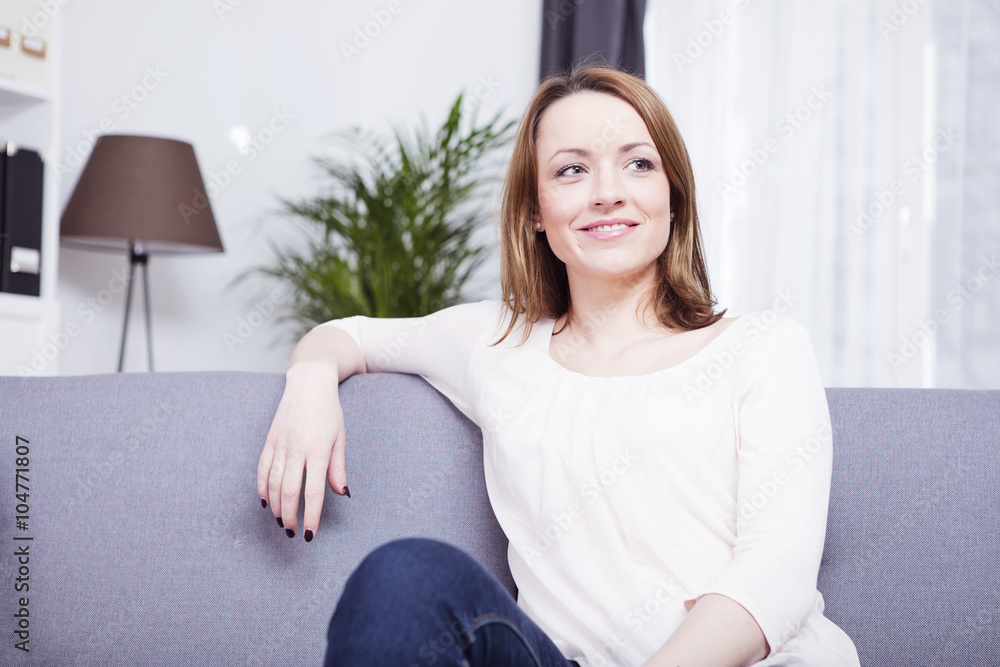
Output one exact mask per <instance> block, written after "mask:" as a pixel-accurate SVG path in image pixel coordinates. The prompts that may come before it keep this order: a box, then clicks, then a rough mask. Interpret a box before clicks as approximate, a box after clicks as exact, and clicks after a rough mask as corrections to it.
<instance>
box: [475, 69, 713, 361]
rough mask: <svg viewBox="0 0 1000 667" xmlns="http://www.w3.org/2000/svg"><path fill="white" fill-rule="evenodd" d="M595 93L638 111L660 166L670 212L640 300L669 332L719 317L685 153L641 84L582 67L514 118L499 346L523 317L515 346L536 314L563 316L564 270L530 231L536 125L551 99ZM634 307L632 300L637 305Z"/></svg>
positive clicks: (504, 205) (545, 87) (534, 214)
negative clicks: (505, 313) (504, 320)
mask: <svg viewBox="0 0 1000 667" xmlns="http://www.w3.org/2000/svg"><path fill="white" fill-rule="evenodd" d="M588 91H593V92H599V93H606V94H608V95H614V96H615V97H617V98H619V99H621V100H624V101H625V102H627V103H628V104H629V105H631V106H632V108H633V109H635V110H636V112H637V113H638V114H639V116H640V117H641V118H642V120H643V122H645V124H646V128H647V129H648V130H649V134H650V136H651V137H652V139H653V144H654V145H655V146H656V150H657V152H658V153H659V155H660V160H661V161H662V163H663V165H664V170H665V172H666V176H667V179H668V181H669V183H670V207H671V211H672V212H673V213H674V221H673V223H672V224H671V228H670V235H669V238H668V240H667V245H666V247H665V248H664V250H663V252H661V253H660V255H659V257H657V260H656V278H655V280H654V284H653V285H652V288H651V290H650V292H649V293H648V295H647V297H646V299H647V300H651V305H652V306H653V308H654V312H655V314H656V317H657V319H658V320H659V321H660V322H661V323H662V324H663V325H664V326H666V327H668V328H670V329H681V330H692V329H700V328H702V327H705V326H708V325H710V324H712V323H713V322H715V321H717V320H718V319H719V318H721V317H722V315H723V314H724V313H725V310H723V311H722V312H720V313H715V312H714V306H715V304H716V301H715V300H714V298H713V297H712V292H711V288H710V286H709V282H708V272H707V270H706V268H705V259H704V257H703V255H702V248H701V230H700V228H699V225H698V211H697V208H696V204H695V193H694V174H693V172H692V170H691V160H690V159H689V157H688V153H687V148H686V147H685V146H684V140H683V139H682V138H681V135H680V132H679V131H678V129H677V125H676V124H675V123H674V119H673V117H671V115H670V112H669V111H668V110H667V107H666V105H665V104H664V103H663V101H662V100H661V99H660V97H659V96H658V95H657V94H656V92H654V91H653V89H652V88H650V87H649V86H648V85H647V84H646V82H645V81H643V80H642V79H640V78H638V77H636V76H633V75H631V74H627V73H625V72H622V71H620V70H616V69H612V68H610V67H606V66H600V65H592V64H586V65H583V66H579V67H577V68H574V69H572V70H570V71H569V72H564V73H562V74H556V75H553V76H551V77H549V78H547V79H546V80H544V81H543V82H542V83H541V84H540V85H539V87H538V90H537V91H536V92H535V95H534V97H532V99H531V102H530V104H529V105H528V109H527V111H526V112H525V114H524V117H523V118H522V119H521V123H520V125H519V127H518V130H517V136H516V137H515V140H514V148H513V152H512V154H511V161H510V166H509V168H508V170H507V178H506V180H505V183H504V189H503V197H502V200H501V205H500V206H501V209H500V283H501V289H502V293H503V299H502V300H503V302H504V304H505V305H506V306H507V308H508V309H509V310H510V311H511V318H510V322H509V324H508V326H507V330H506V331H505V332H504V334H503V336H502V337H501V338H500V340H498V341H497V342H496V343H494V344H499V343H500V342H502V341H503V340H504V339H505V338H506V337H507V336H508V335H509V334H510V332H511V331H512V330H513V329H514V326H515V324H516V320H517V315H518V314H522V313H523V314H524V315H525V326H524V332H523V336H522V338H521V342H522V343H523V342H524V341H525V340H527V338H528V335H529V334H530V331H531V325H532V324H534V323H535V322H537V321H538V320H539V319H540V318H541V317H542V316H543V315H544V316H546V317H549V318H552V319H558V318H559V317H561V316H562V315H564V314H566V313H567V312H569V309H570V306H571V303H570V291H569V281H568V279H567V277H566V265H565V264H563V262H562V261H561V260H559V259H558V258H557V257H556V256H555V254H554V253H553V252H552V250H551V248H550V247H549V244H548V241H547V240H546V238H545V235H544V234H541V233H539V232H536V231H535V229H534V228H533V224H534V221H535V220H538V219H539V216H540V211H539V204H538V171H537V149H536V140H537V138H538V125H539V121H540V120H541V117H542V115H543V114H544V113H545V111H546V110H547V109H548V108H549V107H550V106H551V105H552V104H553V103H555V102H557V101H558V100H561V99H563V98H565V97H568V96H570V95H573V94H575V93H580V92H588ZM641 305H642V304H641V303H640V306H641Z"/></svg>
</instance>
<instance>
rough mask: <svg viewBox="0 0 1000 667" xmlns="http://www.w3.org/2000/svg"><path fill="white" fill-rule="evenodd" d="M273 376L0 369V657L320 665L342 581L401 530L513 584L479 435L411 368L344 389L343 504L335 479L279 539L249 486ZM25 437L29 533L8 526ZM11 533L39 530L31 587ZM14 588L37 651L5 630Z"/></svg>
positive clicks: (10, 660)
mask: <svg viewBox="0 0 1000 667" xmlns="http://www.w3.org/2000/svg"><path fill="white" fill-rule="evenodd" d="M283 387H284V377H283V376H282V375H280V374H255V373H221V372H219V373H156V374H127V375H102V376H91V377H65V378H24V379H22V378H0V443H2V445H3V447H2V449H0V451H2V456H0V479H4V480H7V482H6V485H5V488H4V489H2V492H0V517H2V518H3V521H2V524H0V525H3V526H4V529H3V532H2V533H0V540H2V542H3V544H4V546H3V548H2V549H0V563H2V566H3V567H2V569H0V571H2V572H3V573H4V574H3V576H4V581H3V583H2V585H0V618H2V620H0V635H2V637H3V638H4V639H3V643H2V645H0V664H2V665H22V664H24V665H28V664H31V665H74V664H81V665H102V666H111V665H207V664H213V665H223V664H231V665H295V664H303V665H305V664H311V665H316V664H321V662H322V658H323V655H324V652H325V650H326V628H327V624H328V623H329V620H330V615H331V614H332V613H333V608H334V605H335V604H336V601H337V599H338V598H339V596H340V592H341V590H342V588H343V583H344V581H345V580H346V579H347V576H348V575H349V574H350V573H351V571H353V569H354V568H355V567H356V566H357V565H358V563H359V562H360V561H361V559H362V558H364V556H365V555H366V554H368V553H369V552H370V551H371V550H372V549H374V548H375V547H377V546H379V545H381V544H383V543H385V542H388V541H390V540H392V539H395V538H399V537H405V536H408V535H423V536H429V537H436V538H438V539H443V540H446V541H449V542H451V543H453V544H456V545H458V546H460V547H462V548H464V549H465V550H466V551H468V552H469V553H471V554H473V555H474V556H475V557H477V558H478V559H479V560H480V562H481V563H483V564H484V565H485V566H486V567H488V568H490V569H491V570H492V571H494V572H496V573H497V574H498V576H500V577H501V578H502V580H503V581H504V583H505V584H506V585H507V586H508V588H509V589H510V590H513V581H512V580H511V578H510V574H509V571H508V570H507V566H506V540H505V538H504V536H503V533H502V532H501V530H500V528H499V526H498V525H497V523H496V519H495V518H494V517H493V513H492V511H491V509H490V507H489V503H488V501H487V498H486V490H485V481H484V475H483V462H482V436H481V434H480V432H479V430H478V429H476V428H475V427H474V426H473V425H472V424H471V423H470V422H469V421H468V420H466V419H465V418H464V417H463V416H462V415H461V413H459V412H458V411H457V410H456V409H455V408H454V407H453V406H452V405H451V403H449V402H448V401H447V400H446V399H445V398H444V397H442V396H441V395H440V394H438V393H437V392H436V391H434V390H433V389H431V388H430V386H429V385H427V384H426V383H425V382H424V381H423V380H421V379H420V378H416V377H411V376H402V375H393V376H388V375H370V376H359V377H355V378H351V379H350V380H348V381H347V382H346V383H345V384H344V385H343V386H342V388H341V401H342V404H343V405H344V410H345V414H346V420H347V424H346V428H347V438H348V451H347V470H348V484H349V486H350V488H351V498H344V497H341V496H335V495H334V494H333V493H332V492H331V491H329V489H328V490H327V497H326V501H325V504H324V510H323V516H322V519H321V523H320V529H319V531H318V532H317V535H316V538H315V539H314V540H313V541H312V542H310V543H306V542H305V541H304V540H303V539H302V536H301V531H300V534H299V535H297V536H296V537H295V538H294V539H289V538H288V537H286V536H285V534H284V531H283V530H281V529H280V528H279V527H278V525H277V523H276V522H275V520H274V518H273V516H272V514H271V510H270V509H262V508H261V506H260V501H259V498H258V496H257V490H256V471H257V462H258V458H259V456H260V450H261V447H262V446H263V444H264V439H265V437H266V435H267V431H268V427H269V425H270V422H271V418H272V417H273V416H274V411H275V409H276V407H277V404H278V400H279V398H280V396H281V392H282V389H283ZM17 436H21V437H23V438H26V439H27V440H28V441H30V444H28V445H27V448H28V451H29V454H28V459H29V460H28V466H27V467H28V468H29V470H30V473H29V474H28V475H27V476H28V477H29V479H30V481H29V482H28V485H29V486H30V496H29V497H28V504H29V510H30V511H29V512H28V516H29V519H28V520H27V529H25V530H17V529H16V528H14V527H12V522H13V520H14V516H15V511H16V504H17V501H16V499H15V497H14V488H13V487H14V478H15V471H14V468H15V465H16V463H15V456H14V454H15V440H16V438H17ZM300 517H301V508H300ZM15 534H16V535H17V536H19V537H32V538H33V539H32V540H31V541H30V542H29V541H27V540H22V541H20V542H18V545H30V546H29V548H30V562H29V563H28V565H27V567H28V568H29V570H30V572H29V574H28V576H29V577H30V582H29V585H30V591H29V592H27V593H16V592H15V591H14V582H13V581H12V580H13V575H12V574H11V573H13V572H15V571H16V569H17V567H18V564H17V563H16V559H15V558H14V556H13V554H14V544H15V542H14V541H13V539H12V538H13V537H14V536H15ZM21 595H24V596H26V597H28V599H29V600H28V605H27V609H28V613H29V614H30V616H29V629H28V632H30V635H29V637H30V641H29V644H28V647H29V648H30V649H31V652H30V653H24V652H22V651H20V650H17V649H15V648H14V646H13V645H14V643H15V642H13V641H11V638H12V637H15V635H13V634H12V633H13V631H14V630H15V626H16V623H17V621H18V619H16V618H15V617H14V616H13V614H14V613H15V612H17V611H18V608H19V605H18V604H17V600H18V597H19V596H21Z"/></svg>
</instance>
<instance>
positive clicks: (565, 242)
mask: <svg viewBox="0 0 1000 667" xmlns="http://www.w3.org/2000/svg"><path fill="white" fill-rule="evenodd" d="M535 143H536V149H537V158H536V159H537V161H538V165H537V166H538V204H539V208H540V211H541V223H542V230H543V231H544V233H545V236H546V239H547V240H548V243H549V247H551V248H552V252H553V253H555V256H556V257H558V258H559V259H560V260H562V262H563V263H564V264H565V265H566V271H567V274H568V275H569V276H570V280H571V284H572V280H573V278H574V277H578V278H584V279H585V280H592V279H616V280H621V279H628V280H629V281H630V282H631V281H646V280H651V279H652V277H653V275H655V264H654V263H655V261H656V258H657V256H659V255H660V253H661V252H663V249H664V248H665V247H666V245H667V239H668V238H669V235H670V183H669V182H668V181H667V176H666V173H665V172H664V169H663V164H662V163H661V161H660V156H659V153H658V152H657V150H656V147H655V145H654V144H653V139H652V137H650V135H649V131H648V130H647V129H646V124H645V123H644V122H643V121H642V118H641V117H640V116H639V114H638V113H636V111H635V109H633V108H632V106H631V105H630V104H628V103H627V102H625V101H624V100H621V99H619V98H617V97H614V96H613V95H608V94H606V93H596V92H584V93H576V94H573V95H570V96H569V97H565V98H563V99H561V100H559V101H558V102H555V103H554V104H552V105H551V106H550V107H549V108H548V109H546V110H545V112H544V113H543V114H542V117H541V120H540V122H539V125H538V135H537V137H536V141H535Z"/></svg>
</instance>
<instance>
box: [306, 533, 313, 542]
mask: <svg viewBox="0 0 1000 667" xmlns="http://www.w3.org/2000/svg"><path fill="white" fill-rule="evenodd" d="M312 541H313V532H312V531H311V530H306V542H312Z"/></svg>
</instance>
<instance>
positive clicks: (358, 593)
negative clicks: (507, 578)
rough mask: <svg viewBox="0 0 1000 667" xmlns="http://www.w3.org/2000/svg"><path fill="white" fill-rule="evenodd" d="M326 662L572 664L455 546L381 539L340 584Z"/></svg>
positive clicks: (501, 666) (405, 666)
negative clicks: (342, 584) (381, 543)
mask: <svg viewBox="0 0 1000 667" xmlns="http://www.w3.org/2000/svg"><path fill="white" fill-rule="evenodd" d="M327 636H328V642H329V643H328V644H327V650H326V663H325V664H326V665H327V667H355V666H358V667H424V666H425V665H435V666H439V665H455V666H462V667H487V666H489V667H509V666H511V665H518V666H524V667H570V666H572V665H577V663H576V662H575V661H573V660H567V659H566V658H564V657H563V655H562V653H560V651H559V649H557V648H556V646H555V644H553V643H552V640H551V639H549V638H548V636H546V634H545V633H544V632H543V631H542V630H541V629H540V628H539V627H538V626H537V625H535V623H534V622H533V621H532V620H531V619H529V618H528V617H527V616H526V615H525V614H524V612H522V611H521V610H520V609H519V608H518V606H517V602H516V601H515V600H514V598H513V597H511V595H510V593H508V592H507V589H505V588H504V587H503V585H502V584H501V583H500V582H499V581H498V580H497V578H496V577H495V576H493V574H492V573H490V572H489V571H488V570H486V568H484V567H483V566H482V565H480V564H479V563H478V562H477V561H476V560H475V559H473V558H472V557H471V556H469V555H468V554H467V553H465V552H464V551H462V550H461V549H459V548H458V547H456V546H453V545H451V544H447V543H445V542H441V541H439V540H431V539H424V538H406V539H401V540H395V541H393V542H389V543H388V544H383V545H382V546H380V547H379V548H377V549H375V550H374V551H372V552H371V553H370V554H368V556H367V557H365V559H364V560H363V561H361V564H360V565H358V567H357V569H355V570H354V572H353V573H352V574H351V576H350V577H349V578H348V580H347V583H346V584H345V585H344V592H343V594H342V595H341V597H340V601H339V602H338V603H337V608H336V609H335V610H334V612H333V618H332V619H330V629H329V631H328V634H327Z"/></svg>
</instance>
